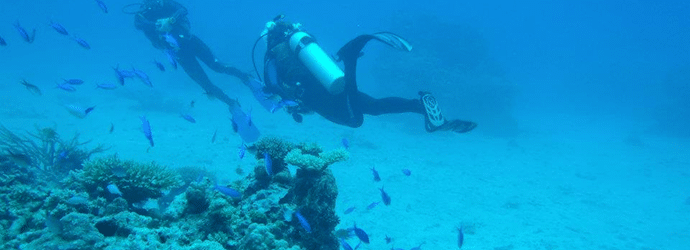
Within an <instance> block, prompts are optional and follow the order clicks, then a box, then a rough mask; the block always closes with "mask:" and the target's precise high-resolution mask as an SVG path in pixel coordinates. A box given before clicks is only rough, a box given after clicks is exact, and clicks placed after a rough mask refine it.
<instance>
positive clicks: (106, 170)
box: [69, 155, 183, 203]
mask: <svg viewBox="0 0 690 250" xmlns="http://www.w3.org/2000/svg"><path fill="white" fill-rule="evenodd" d="M70 175H71V176H70V178H69V180H70V181H69V182H70V183H71V184H72V185H79V186H81V187H82V188H83V189H85V190H86V191H87V192H88V193H99V192H100V193H101V195H105V193H106V192H108V191H107V190H106V186H108V185H111V184H114V185H115V186H117V187H118V188H119V190H120V191H121V192H122V198H124V199H125V200H127V201H128V202H129V203H136V202H141V201H144V200H146V199H149V198H154V199H155V198H159V197H161V196H162V192H163V191H169V190H172V189H174V188H177V187H180V186H181V185H182V184H183V182H182V180H181V177H180V175H179V174H178V173H177V172H176V171H173V170H171V169H168V168H167V167H164V166H161V165H158V164H156V163H155V162H151V163H149V164H142V163H137V162H134V161H122V160H120V159H119V158H118V157H117V155H112V156H110V157H104V158H98V159H95V160H90V161H87V162H85V163H84V167H83V168H82V169H81V170H75V171H72V173H70Z"/></svg>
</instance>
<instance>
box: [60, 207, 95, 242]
mask: <svg viewBox="0 0 690 250" xmlns="http://www.w3.org/2000/svg"><path fill="white" fill-rule="evenodd" d="M60 223H62V226H63V227H64V228H65V229H67V230H62V234H60V237H61V238H62V239H64V240H67V241H83V242H84V244H85V245H86V246H88V245H91V246H93V245H94V244H96V243H97V242H100V241H102V240H103V235H102V234H100V233H99V232H98V230H97V229H96V227H95V226H94V224H93V221H92V217H91V216H89V215H87V214H81V213H75V212H72V213H69V214H67V215H65V216H64V217H62V218H61V219H60Z"/></svg>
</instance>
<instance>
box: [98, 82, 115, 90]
mask: <svg viewBox="0 0 690 250" xmlns="http://www.w3.org/2000/svg"><path fill="white" fill-rule="evenodd" d="M96 88H97V89H105V90H113V89H116V88H117V85H115V84H112V83H99V84H96Z"/></svg>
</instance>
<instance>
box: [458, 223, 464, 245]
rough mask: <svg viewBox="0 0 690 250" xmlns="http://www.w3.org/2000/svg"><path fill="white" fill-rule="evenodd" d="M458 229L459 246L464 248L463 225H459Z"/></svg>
mask: <svg viewBox="0 0 690 250" xmlns="http://www.w3.org/2000/svg"><path fill="white" fill-rule="evenodd" d="M457 229H458V248H462V243H463V241H465V234H463V233H462V226H460V227H457Z"/></svg>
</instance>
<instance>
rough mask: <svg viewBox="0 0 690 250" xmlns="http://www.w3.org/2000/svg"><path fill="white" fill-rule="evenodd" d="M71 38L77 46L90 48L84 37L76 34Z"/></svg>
mask: <svg viewBox="0 0 690 250" xmlns="http://www.w3.org/2000/svg"><path fill="white" fill-rule="evenodd" d="M72 39H74V41H75V42H77V44H79V46H81V47H82V48H85V49H91V45H89V43H87V42H86V41H85V40H84V39H81V38H79V37H76V36H75V37H72Z"/></svg>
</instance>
